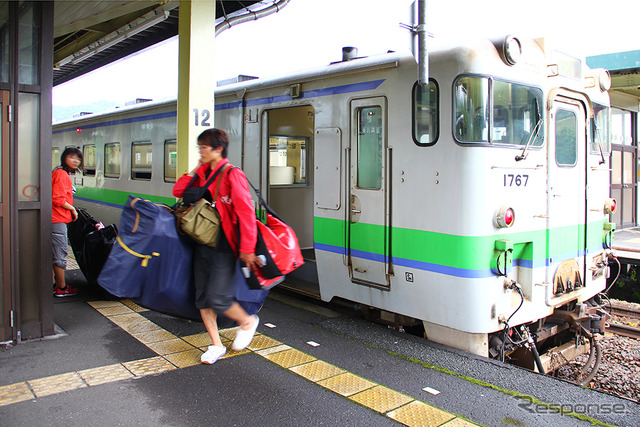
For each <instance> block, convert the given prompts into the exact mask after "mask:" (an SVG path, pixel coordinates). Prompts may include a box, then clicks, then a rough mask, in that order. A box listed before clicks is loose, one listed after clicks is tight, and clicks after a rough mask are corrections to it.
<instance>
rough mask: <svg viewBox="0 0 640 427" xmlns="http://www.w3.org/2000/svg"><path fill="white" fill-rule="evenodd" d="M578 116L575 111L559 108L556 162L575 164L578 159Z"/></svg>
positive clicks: (563, 164) (562, 164)
mask: <svg viewBox="0 0 640 427" xmlns="http://www.w3.org/2000/svg"><path fill="white" fill-rule="evenodd" d="M577 126H578V118H577V117H576V114H575V113H574V112H573V111H567V110H562V109H558V112H557V113H556V132H555V133H556V163H558V165H559V166H575V164H576V161H577V159H578V137H577V134H576V129H577Z"/></svg>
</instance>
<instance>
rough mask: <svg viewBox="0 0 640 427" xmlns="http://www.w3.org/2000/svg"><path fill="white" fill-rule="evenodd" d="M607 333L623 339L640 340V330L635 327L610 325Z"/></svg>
mask: <svg viewBox="0 0 640 427" xmlns="http://www.w3.org/2000/svg"><path fill="white" fill-rule="evenodd" d="M607 331H608V332H611V333H613V334H616V335H621V336H623V337H628V338H635V339H640V328H634V327H633V326H627V325H619V324H617V323H608V324H607Z"/></svg>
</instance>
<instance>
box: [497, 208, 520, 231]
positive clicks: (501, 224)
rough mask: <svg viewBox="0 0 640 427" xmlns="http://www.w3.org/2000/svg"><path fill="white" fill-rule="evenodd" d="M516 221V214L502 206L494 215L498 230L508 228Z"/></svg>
mask: <svg viewBox="0 0 640 427" xmlns="http://www.w3.org/2000/svg"><path fill="white" fill-rule="evenodd" d="M515 220H516V214H515V212H514V211H513V209H512V208H509V207H506V206H503V207H501V208H500V210H499V211H498V213H497V214H496V221H495V223H496V225H497V227H498V228H509V227H511V226H512V225H513V223H514V222H515Z"/></svg>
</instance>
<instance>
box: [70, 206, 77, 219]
mask: <svg viewBox="0 0 640 427" xmlns="http://www.w3.org/2000/svg"><path fill="white" fill-rule="evenodd" d="M71 216H72V217H73V219H72V221H75V220H76V219H78V211H77V210H76V208H74V207H73V206H72V207H71Z"/></svg>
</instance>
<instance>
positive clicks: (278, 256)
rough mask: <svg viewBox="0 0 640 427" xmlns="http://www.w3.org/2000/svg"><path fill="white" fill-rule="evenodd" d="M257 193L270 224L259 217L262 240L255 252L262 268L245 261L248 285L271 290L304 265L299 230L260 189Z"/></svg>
mask: <svg viewBox="0 0 640 427" xmlns="http://www.w3.org/2000/svg"><path fill="white" fill-rule="evenodd" d="M249 185H251V188H253V191H255V192H256V195H257V196H258V199H259V201H260V205H262V206H263V207H264V209H265V210H266V212H267V220H266V224H265V223H263V222H262V221H260V220H259V219H257V218H256V224H257V227H258V241H257V243H256V250H255V254H256V256H258V258H260V260H261V262H262V267H260V269H257V270H254V271H249V269H248V268H246V267H245V266H244V264H241V265H242V267H243V269H242V271H243V273H244V276H245V278H246V280H247V284H248V285H249V287H250V288H253V289H265V288H266V289H270V288H272V287H273V286H275V285H277V284H278V283H280V282H282V281H283V280H284V275H285V274H289V273H291V272H292V271H293V270H295V269H296V268H298V267H300V266H301V265H302V264H304V260H303V259H302V253H301V252H300V245H299V244H298V238H297V237H296V233H295V232H294V231H293V229H292V228H291V227H289V226H288V225H287V224H286V223H285V222H284V221H283V220H282V219H280V218H279V217H278V215H277V214H276V213H275V212H274V211H273V209H271V207H269V205H267V204H266V202H265V201H264V199H263V198H262V196H261V194H260V192H259V191H258V190H256V188H255V187H254V186H253V185H252V184H251V183H249Z"/></svg>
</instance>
